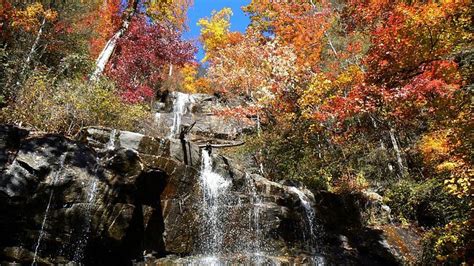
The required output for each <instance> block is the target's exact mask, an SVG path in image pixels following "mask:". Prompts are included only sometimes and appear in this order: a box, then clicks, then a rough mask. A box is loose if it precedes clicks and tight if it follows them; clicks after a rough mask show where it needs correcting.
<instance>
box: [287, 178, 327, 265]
mask: <svg viewBox="0 0 474 266" xmlns="http://www.w3.org/2000/svg"><path fill="white" fill-rule="evenodd" d="M290 192H292V193H294V194H296V195H297V196H298V198H299V200H300V202H301V205H302V206H303V209H304V212H305V216H306V217H305V218H306V223H305V224H306V231H307V232H306V234H309V237H307V236H306V234H303V238H304V241H305V242H306V245H307V247H308V248H309V249H310V251H311V252H312V253H313V254H314V253H315V252H316V251H317V250H316V248H317V247H316V245H317V236H316V234H315V224H314V222H315V219H316V213H315V212H314V208H313V206H311V200H310V199H309V197H308V196H307V195H306V194H305V193H304V192H303V191H301V190H300V189H298V188H297V187H290ZM310 260H311V261H310V264H311V265H318V266H319V265H321V266H323V265H325V264H326V263H325V259H324V257H322V256H318V255H313V256H312V257H311V258H310Z"/></svg>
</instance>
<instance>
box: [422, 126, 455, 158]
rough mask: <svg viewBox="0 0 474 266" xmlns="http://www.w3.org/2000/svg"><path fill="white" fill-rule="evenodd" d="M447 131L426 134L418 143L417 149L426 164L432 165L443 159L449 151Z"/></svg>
mask: <svg viewBox="0 0 474 266" xmlns="http://www.w3.org/2000/svg"><path fill="white" fill-rule="evenodd" d="M449 133H450V132H449V130H445V131H435V132H431V133H429V134H426V135H425V136H423V137H422V139H421V141H420V142H419V143H418V149H419V150H420V152H421V154H422V155H423V157H424V159H425V162H426V163H433V162H436V161H440V160H443V159H445V158H446V157H447V156H448V155H449V152H450V150H451V147H450V146H449V143H448V134H449Z"/></svg>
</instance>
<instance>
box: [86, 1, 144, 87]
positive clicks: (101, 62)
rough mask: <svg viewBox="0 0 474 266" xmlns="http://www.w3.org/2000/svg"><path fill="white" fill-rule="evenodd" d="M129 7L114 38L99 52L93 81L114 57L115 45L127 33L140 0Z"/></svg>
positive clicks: (132, 2)
mask: <svg viewBox="0 0 474 266" xmlns="http://www.w3.org/2000/svg"><path fill="white" fill-rule="evenodd" d="M128 7H129V8H130V11H129V13H128V14H127V16H126V17H125V18H124V19H123V22H122V26H121V27H120V29H119V30H118V31H117V32H116V33H115V34H114V35H113V36H112V38H110V39H109V41H108V42H107V43H106V44H105V46H104V49H102V52H101V53H100V54H99V57H98V58H97V61H96V67H95V70H94V73H92V75H91V77H90V80H91V81H96V80H97V79H98V78H99V77H100V75H102V72H103V71H104V69H105V66H106V65H107V63H108V62H109V60H110V57H112V54H113V53H114V50H115V47H116V46H117V41H118V40H119V39H120V38H121V37H122V36H123V35H124V34H125V32H126V31H127V29H128V26H129V25H130V22H131V20H132V17H133V15H134V14H135V12H136V10H137V7H138V0H131V1H130V4H129V5H128Z"/></svg>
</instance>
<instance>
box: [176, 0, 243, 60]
mask: <svg viewBox="0 0 474 266" xmlns="http://www.w3.org/2000/svg"><path fill="white" fill-rule="evenodd" d="M249 3H250V0H194V5H193V6H192V7H191V8H190V9H189V11H188V24H189V31H188V32H186V33H185V34H184V37H185V38H186V39H197V38H198V37H199V29H200V28H199V27H198V26H197V25H196V24H197V22H198V20H199V19H200V18H204V17H210V16H211V12H212V10H221V9H222V8H224V7H230V8H232V12H233V13H234V15H233V16H232V18H231V20H230V23H231V26H230V29H231V31H241V32H244V31H245V29H246V28H247V25H248V24H249V22H250V19H249V17H248V16H246V15H245V14H244V12H242V10H241V9H240V7H241V6H245V5H248V4H249ZM203 57H204V52H203V50H202V47H199V52H198V53H197V55H196V58H197V59H198V60H201V59H202V58H203Z"/></svg>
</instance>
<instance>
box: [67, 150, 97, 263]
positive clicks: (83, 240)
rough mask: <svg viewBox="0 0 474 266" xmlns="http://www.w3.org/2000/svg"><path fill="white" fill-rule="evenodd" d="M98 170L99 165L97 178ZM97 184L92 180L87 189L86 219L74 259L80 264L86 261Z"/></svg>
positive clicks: (95, 180)
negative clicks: (85, 254)
mask: <svg viewBox="0 0 474 266" xmlns="http://www.w3.org/2000/svg"><path fill="white" fill-rule="evenodd" d="M98 160H99V159H98V158H97V161H98ZM97 170H98V164H97V165H96V167H95V170H94V173H95V174H94V176H96V173H97ZM97 184H98V182H97V179H96V178H94V179H92V180H90V182H89V186H88V189H87V198H86V199H87V203H86V206H85V208H84V217H85V221H84V226H83V227H82V230H81V233H80V236H79V239H78V241H77V242H76V243H75V244H76V250H75V252H74V257H73V261H74V262H77V263H80V262H81V261H82V260H83V259H84V250H85V248H86V246H87V242H88V240H89V234H90V230H91V225H92V208H93V207H94V203H95V198H96V194H97V193H96V192H97Z"/></svg>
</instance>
